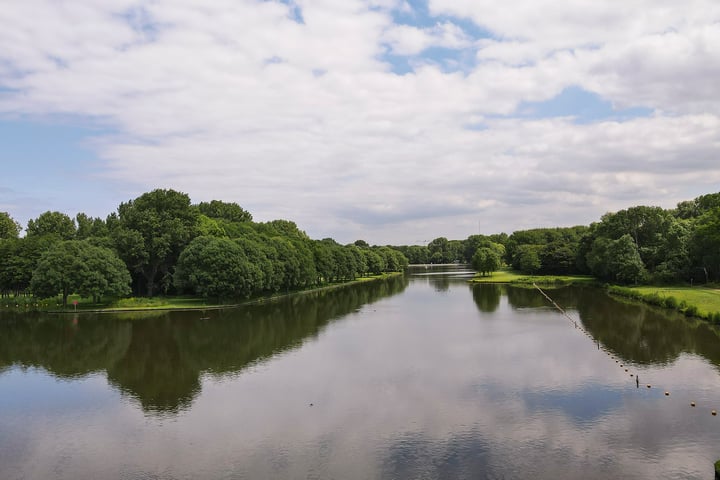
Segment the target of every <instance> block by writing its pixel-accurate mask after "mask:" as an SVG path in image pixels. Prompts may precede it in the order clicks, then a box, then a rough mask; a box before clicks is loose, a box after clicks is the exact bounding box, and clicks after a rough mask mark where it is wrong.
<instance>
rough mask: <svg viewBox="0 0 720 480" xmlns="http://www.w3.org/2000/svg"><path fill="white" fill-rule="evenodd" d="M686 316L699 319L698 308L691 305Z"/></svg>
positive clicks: (686, 310) (686, 311)
mask: <svg viewBox="0 0 720 480" xmlns="http://www.w3.org/2000/svg"><path fill="white" fill-rule="evenodd" d="M685 316H686V317H697V316H698V308H697V307H696V306H695V305H690V306H689V307H687V308H686V309H685Z"/></svg>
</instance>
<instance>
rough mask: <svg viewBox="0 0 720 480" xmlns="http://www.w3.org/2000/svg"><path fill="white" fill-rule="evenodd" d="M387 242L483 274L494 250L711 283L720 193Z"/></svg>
mask: <svg viewBox="0 0 720 480" xmlns="http://www.w3.org/2000/svg"><path fill="white" fill-rule="evenodd" d="M498 245H500V246H502V247H504V251H501V250H499V249H498V247H497V246H498ZM395 248H397V249H398V250H400V251H401V252H403V253H404V254H405V256H406V257H407V258H408V259H409V261H410V263H411V264H416V263H417V264H421V263H453V262H462V263H468V264H472V265H473V266H474V268H475V269H476V270H478V271H479V272H483V273H485V272H487V271H488V268H490V267H492V266H493V264H494V263H495V261H496V260H497V259H496V258H491V257H493V255H492V251H495V252H496V253H501V255H500V257H501V258H500V260H501V262H503V263H505V264H506V265H508V266H510V267H511V268H512V269H514V270H517V271H519V272H522V273H526V274H556V275H562V274H587V275H593V276H595V277H597V278H599V279H601V280H604V281H608V282H613V283H620V284H634V283H642V282H650V283H677V282H695V283H708V282H717V281H720V193H713V194H708V195H702V196H700V197H697V198H696V199H694V200H689V201H684V202H681V203H679V204H678V205H677V207H676V208H674V209H669V210H666V209H662V208H660V207H648V206H637V207H631V208H628V209H625V210H621V211H619V212H615V213H607V214H605V215H603V216H602V218H601V219H600V221H599V222H595V223H592V224H591V225H589V226H575V227H568V228H536V229H531V230H519V231H516V232H513V233H512V234H511V235H509V236H508V235H506V234H504V233H501V234H498V235H488V236H484V235H471V236H470V237H468V238H467V239H465V240H448V239H447V238H445V237H440V238H436V239H434V240H432V241H431V242H430V243H429V244H428V245H427V246H418V245H413V246H399V247H395ZM490 271H492V269H491V270H490Z"/></svg>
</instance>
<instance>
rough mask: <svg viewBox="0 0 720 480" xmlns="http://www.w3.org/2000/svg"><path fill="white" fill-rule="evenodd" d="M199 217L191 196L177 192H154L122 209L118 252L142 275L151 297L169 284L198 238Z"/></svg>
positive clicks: (123, 204) (120, 208) (129, 265)
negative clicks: (185, 251)
mask: <svg viewBox="0 0 720 480" xmlns="http://www.w3.org/2000/svg"><path fill="white" fill-rule="evenodd" d="M198 216H199V213H198V210H197V209H196V208H192V207H191V206H190V197H189V196H188V195H187V194H185V193H181V192H177V191H175V190H162V189H157V190H153V191H152V192H148V193H144V194H143V195H141V196H139V197H138V198H136V199H135V200H130V201H129V202H127V203H121V204H120V206H119V207H118V217H119V226H118V227H117V228H116V230H115V231H114V232H113V234H114V238H116V239H117V241H118V247H117V248H118V252H120V255H121V257H122V258H123V260H124V261H125V262H126V264H127V265H128V267H129V268H130V269H132V270H133V272H135V273H138V274H140V276H141V279H142V280H143V281H144V284H145V288H146V292H147V295H148V296H149V297H152V296H153V294H154V293H155V291H156V290H157V288H158V286H159V283H163V282H164V284H165V285H166V286H167V285H169V283H170V281H171V270H172V268H173V267H174V265H175V263H176V262H177V259H178V257H179V256H180V253H181V252H182V250H183V249H184V248H185V246H186V245H187V244H188V243H190V241H191V240H192V239H193V238H194V237H195V236H196V235H197V228H198Z"/></svg>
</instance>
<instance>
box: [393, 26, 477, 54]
mask: <svg viewBox="0 0 720 480" xmlns="http://www.w3.org/2000/svg"><path fill="white" fill-rule="evenodd" d="M384 38H385V40H386V41H387V42H388V44H389V45H390V46H391V49H392V52H393V53H394V54H396V55H417V54H418V53H420V52H422V51H423V50H426V49H428V48H430V47H443V48H450V49H460V48H465V47H469V46H470V45H472V41H471V39H470V38H469V37H468V35H467V34H466V33H465V32H464V31H463V30H462V28H460V27H458V26H457V25H455V24H454V23H451V22H443V23H438V24H437V25H435V26H434V27H432V28H418V27H414V26H411V25H393V26H392V27H390V29H388V30H387V31H386V32H385V35H384Z"/></svg>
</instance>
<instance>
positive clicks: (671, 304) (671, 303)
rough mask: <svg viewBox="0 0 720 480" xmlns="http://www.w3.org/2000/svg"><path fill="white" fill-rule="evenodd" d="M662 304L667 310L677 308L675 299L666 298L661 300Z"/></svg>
mask: <svg viewBox="0 0 720 480" xmlns="http://www.w3.org/2000/svg"><path fill="white" fill-rule="evenodd" d="M663 304H664V305H665V306H666V307H667V308H677V307H678V301H677V298H675V297H666V298H665V300H663Z"/></svg>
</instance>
